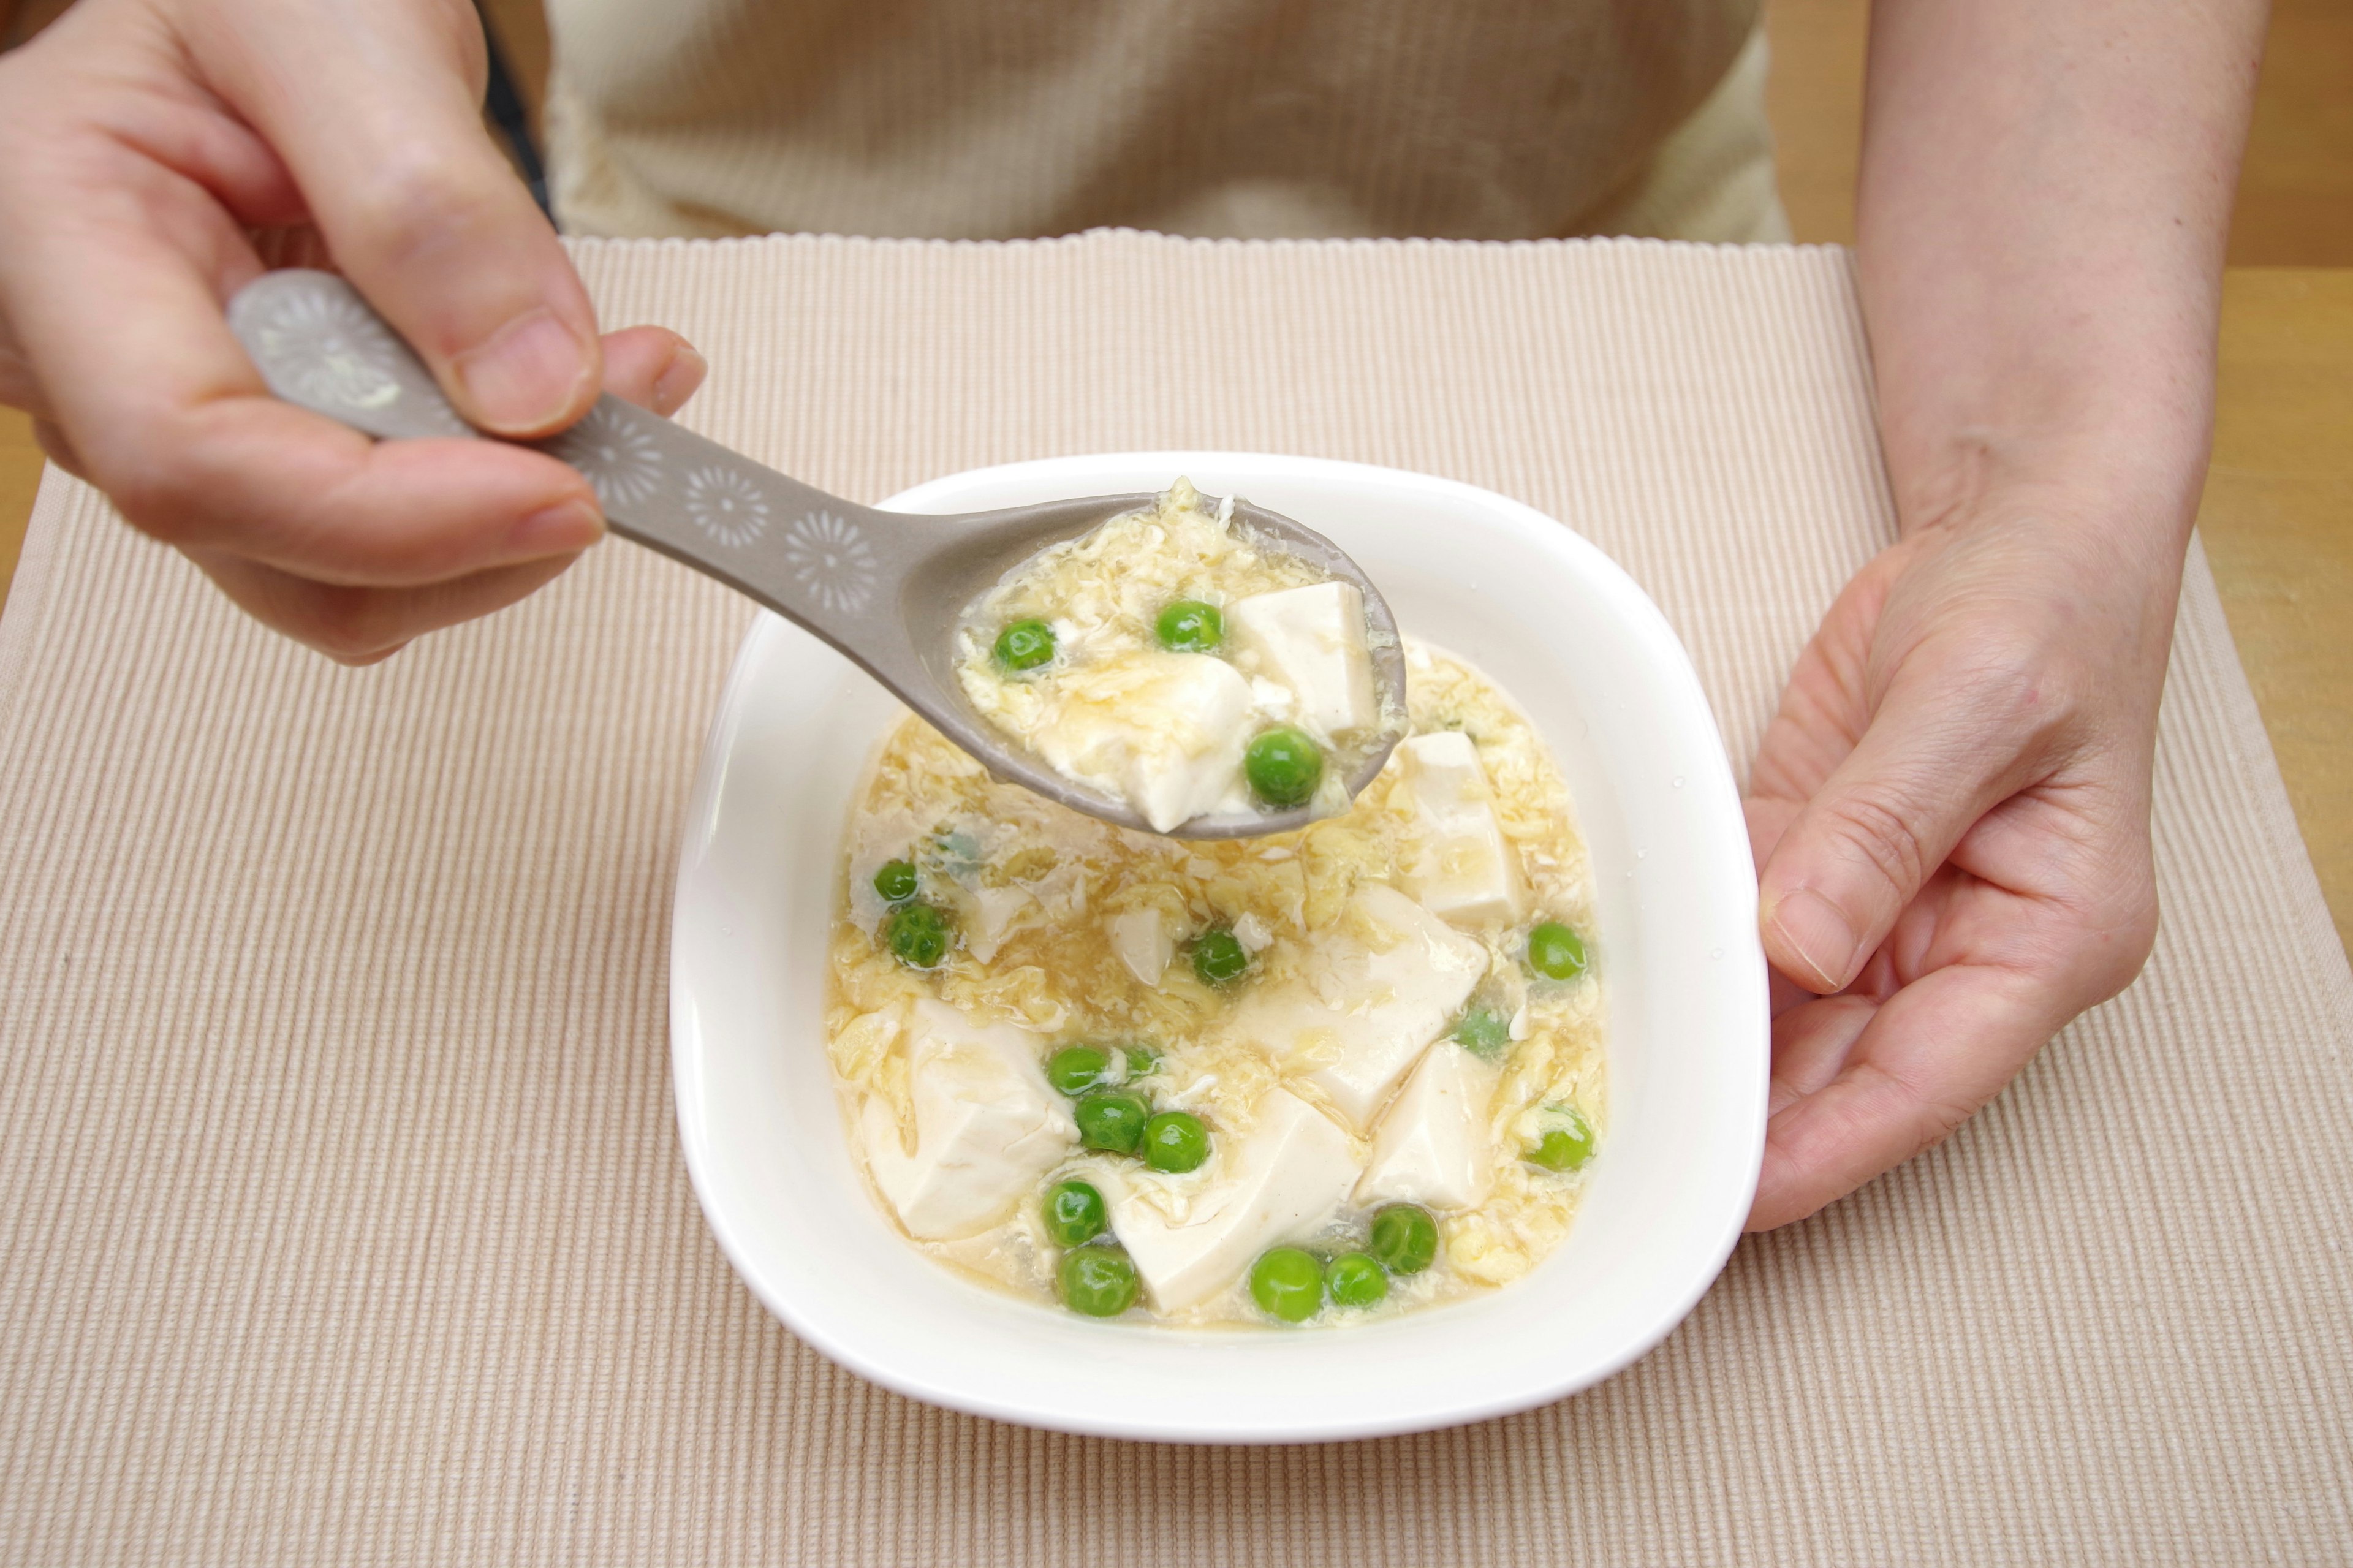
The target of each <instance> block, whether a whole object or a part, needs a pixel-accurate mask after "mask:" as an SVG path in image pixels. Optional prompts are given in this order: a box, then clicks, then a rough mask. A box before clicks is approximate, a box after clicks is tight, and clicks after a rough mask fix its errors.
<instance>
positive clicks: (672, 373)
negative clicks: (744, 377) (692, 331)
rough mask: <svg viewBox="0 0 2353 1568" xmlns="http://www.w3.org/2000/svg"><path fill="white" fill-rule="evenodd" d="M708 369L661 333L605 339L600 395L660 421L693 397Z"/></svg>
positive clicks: (648, 330)
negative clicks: (603, 392)
mask: <svg viewBox="0 0 2353 1568" xmlns="http://www.w3.org/2000/svg"><path fill="white" fill-rule="evenodd" d="M710 368H711V367H710V365H709V364H708V363H705V362H704V360H703V357H702V355H701V354H699V353H695V351H694V345H693V344H691V343H690V342H687V341H686V340H685V339H684V338H681V337H680V336H679V335H678V334H677V333H676V332H673V331H670V330H669V329H667V328H664V327H627V328H624V329H622V330H621V331H617V332H607V333H606V334H605V390H606V391H607V392H609V393H611V394H612V395H614V396H616V397H618V398H620V399H621V400H623V401H624V402H628V403H634V404H636V405H638V407H640V408H650V409H652V410H653V411H654V412H655V413H657V414H659V415H661V416H663V417H665V418H667V417H669V416H670V415H672V414H675V413H677V412H678V411H679V409H680V408H681V407H682V406H683V405H685V403H686V400H687V399H688V398H690V397H691V396H693V395H694V393H695V389H696V388H698V387H700V386H701V385H702V378H703V376H704V375H705V374H708V373H709V371H710Z"/></svg>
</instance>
